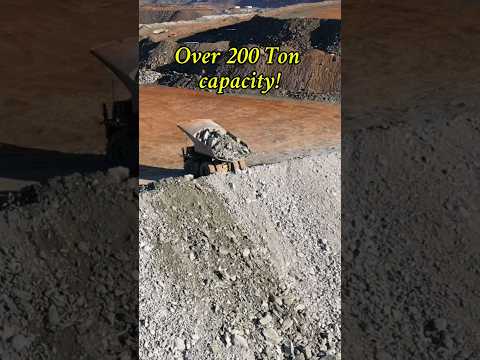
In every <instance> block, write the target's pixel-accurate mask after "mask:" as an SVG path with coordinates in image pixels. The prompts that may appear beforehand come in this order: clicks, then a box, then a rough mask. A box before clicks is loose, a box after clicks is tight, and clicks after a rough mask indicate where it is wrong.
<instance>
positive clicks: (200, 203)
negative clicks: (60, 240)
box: [140, 151, 341, 360]
mask: <svg viewBox="0 0 480 360" xmlns="http://www.w3.org/2000/svg"><path fill="white" fill-rule="evenodd" d="M339 171H340V157H339V153H338V151H333V152H331V153H326V154H321V155H318V156H314V157H312V158H306V159H302V160H293V161H287V162H285V163H280V164H275V165H270V166H261V167H255V168H250V169H249V170H248V171H247V172H246V173H243V174H236V175H212V176H209V177H206V178H200V179H196V180H190V179H189V178H185V179H183V178H182V179H179V178H177V179H173V180H172V179H170V180H164V181H161V182H158V183H156V184H155V186H154V187H153V188H151V189H150V190H148V191H144V192H142V193H141V195H140V358H141V359H199V360H202V359H222V360H223V359H226V360H228V359H252V360H254V359H310V360H313V359H339V358H340V353H341V345H340V244H339V242H340V173H339Z"/></svg>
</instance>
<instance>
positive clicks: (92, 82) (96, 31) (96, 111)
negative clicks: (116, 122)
mask: <svg viewBox="0 0 480 360" xmlns="http://www.w3.org/2000/svg"><path fill="white" fill-rule="evenodd" d="M136 9H137V4H136V3H135V4H133V5H132V1H130V0H117V1H106V0H101V1H93V0H89V1H82V2H78V1H72V0H66V1H58V2H42V4H41V6H39V3H38V1H36V0H26V1H21V2H19V1H15V0H4V1H2V11H1V12H0V33H1V34H2V35H3V36H2V42H1V43H0V50H1V51H2V54H8V56H7V58H8V61H5V60H4V61H2V62H1V63H0V72H1V73H2V90H1V96H0V111H1V114H2V118H3V119H8V121H2V122H0V143H2V142H6V143H14V144H16V145H19V146H26V147H35V148H42V149H49V150H59V151H68V152H92V151H93V152H101V151H103V147H104V134H103V128H102V126H101V125H100V124H99V121H100V120H101V103H102V101H110V99H111V79H112V77H111V76H110V74H109V73H108V71H107V70H106V69H105V67H104V66H103V65H102V64H100V63H99V61H98V60H97V59H95V58H94V57H93V56H91V55H90V53H89V51H90V49H91V48H92V47H94V46H96V45H99V44H101V43H104V42H107V41H111V40H117V39H122V38H124V37H127V36H132V35H135V34H136V33H137V31H138V27H137V14H136ZM132 10H133V11H134V12H133V13H132Z"/></svg>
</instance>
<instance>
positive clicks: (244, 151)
mask: <svg viewBox="0 0 480 360" xmlns="http://www.w3.org/2000/svg"><path fill="white" fill-rule="evenodd" d="M178 127H179V128H180V129H181V130H182V131H183V132H184V133H185V134H186V135H187V136H188V138H189V139H190V140H192V142H193V146H187V147H184V148H182V157H183V167H184V170H185V172H186V173H187V174H192V175H193V176H195V177H200V176H207V175H211V174H215V173H229V172H233V173H237V172H240V171H242V170H245V169H246V168H247V163H246V161H245V159H246V157H247V156H248V155H249V154H250V149H249V147H248V145H247V144H246V143H245V142H243V141H242V140H240V138H238V137H237V136H235V135H233V134H232V133H230V132H228V131H226V130H225V129H224V128H223V127H221V126H220V125H218V124H217V123H215V122H214V121H212V120H203V119H200V120H194V121H191V122H189V123H182V124H178Z"/></svg>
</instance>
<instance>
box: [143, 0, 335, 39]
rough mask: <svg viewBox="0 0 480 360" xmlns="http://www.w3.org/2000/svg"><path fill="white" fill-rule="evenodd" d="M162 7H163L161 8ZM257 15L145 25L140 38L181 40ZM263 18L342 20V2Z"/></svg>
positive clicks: (287, 8) (286, 10) (271, 12)
mask: <svg viewBox="0 0 480 360" xmlns="http://www.w3.org/2000/svg"><path fill="white" fill-rule="evenodd" d="M159 7H161V6H159ZM254 15H255V13H250V14H235V15H231V16H223V17H218V18H210V19H206V18H200V19H196V20H192V21H175V22H168V23H156V24H148V25H143V26H142V27H141V28H140V29H139V34H140V37H146V36H150V37H151V38H152V39H153V40H155V41H161V40H167V39H180V38H183V37H187V36H191V35H193V34H196V33H199V32H202V31H207V30H210V29H216V28H220V27H222V26H227V25H233V24H236V23H239V22H241V21H247V20H250V19H251V18H252V17H253V16H254ZM261 15H262V16H269V17H275V18H279V19H290V18H314V19H341V3H340V1H325V2H320V3H314V4H297V5H290V6H285V7H281V8H278V9H272V10H267V11H264V12H262V13H261ZM158 29H166V30H168V31H166V32H162V33H154V31H155V30H158Z"/></svg>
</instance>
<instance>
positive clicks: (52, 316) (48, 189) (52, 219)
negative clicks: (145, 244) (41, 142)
mask: <svg viewBox="0 0 480 360" xmlns="http://www.w3.org/2000/svg"><path fill="white" fill-rule="evenodd" d="M27 195H28V197H21V198H19V199H16V198H12V199H11V202H10V203H9V204H7V205H6V207H5V208H4V209H3V210H2V211H1V212H0V239H1V247H0V269H1V270H0V283H1V292H0V358H1V359H11V360H27V359H112V360H113V359H122V360H128V359H134V358H135V353H136V349H137V340H136V339H137V335H136V333H137V331H138V330H137V326H138V325H137V322H138V318H137V315H136V314H137V312H136V308H137V304H138V299H137V295H138V294H137V293H136V292H132V291H131V290H132V284H136V282H137V278H138V263H137V262H136V261H132V254H136V252H137V231H138V229H137V224H138V223H137V222H136V221H133V222H132V219H133V220H135V219H136V217H137V213H138V181H137V179H131V178H128V171H126V169H120V168H117V169H111V170H110V171H108V173H96V174H92V175H88V176H82V175H79V174H77V175H72V176H68V177H64V178H55V179H52V180H50V181H49V182H48V184H45V185H42V186H36V187H34V188H32V189H30V190H29V191H28V193H27ZM25 200H28V201H27V202H28V203H26V202H25ZM32 200H33V201H32ZM133 259H135V258H133Z"/></svg>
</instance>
